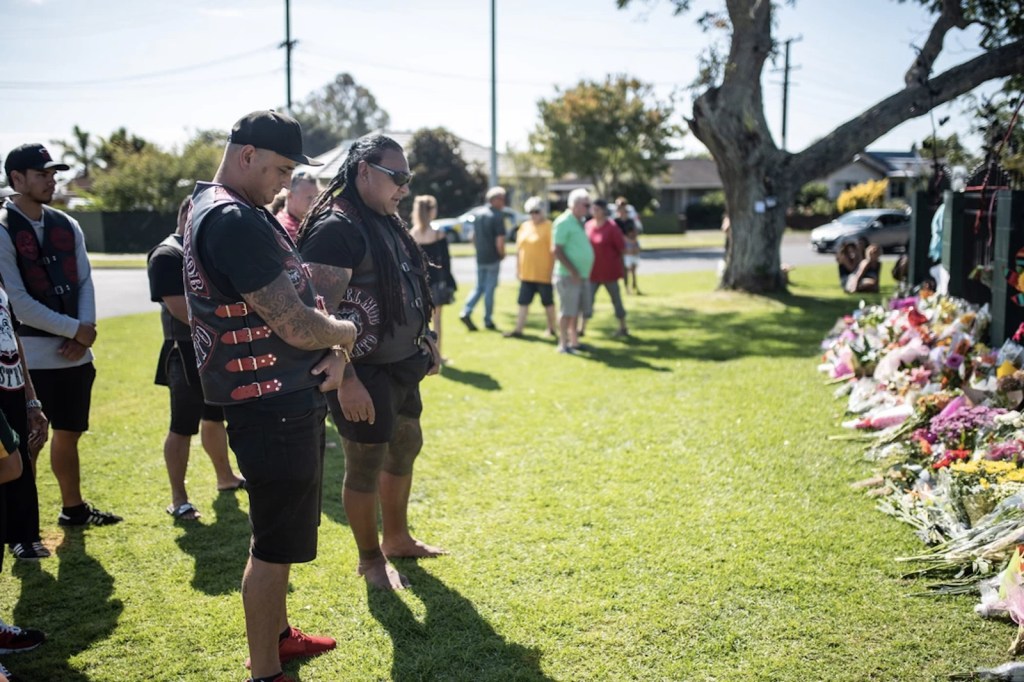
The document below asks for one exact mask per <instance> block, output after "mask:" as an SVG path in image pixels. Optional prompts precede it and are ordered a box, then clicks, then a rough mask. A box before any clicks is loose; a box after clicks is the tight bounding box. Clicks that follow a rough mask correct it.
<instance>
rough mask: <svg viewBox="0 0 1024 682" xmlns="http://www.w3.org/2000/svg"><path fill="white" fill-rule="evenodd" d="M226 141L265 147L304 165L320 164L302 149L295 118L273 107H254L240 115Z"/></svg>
mask: <svg viewBox="0 0 1024 682" xmlns="http://www.w3.org/2000/svg"><path fill="white" fill-rule="evenodd" d="M228 142H231V143H233V144H243V145H244V144H251V145H252V146H253V147H256V148H257V149H268V150H270V151H272V152H275V153H277V154H280V155H281V156H283V157H285V158H286V159H290V160H292V161H294V162H295V163H301V164H305V165H307V166H322V165H323V164H322V163H321V162H319V161H314V160H313V159H311V158H309V157H308V156H306V155H305V154H303V153H302V128H301V127H300V126H299V122H298V121H296V120H295V119H294V118H292V117H291V116H288V115H287V114H280V113H278V112H276V111H274V110H273V109H271V110H268V111H254V112H252V113H251V114H249V115H248V116H243V117H242V118H240V119H239V120H238V122H237V123H235V125H234V127H233V128H232V129H231V135H230V136H229V137H228Z"/></svg>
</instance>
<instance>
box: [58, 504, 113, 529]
mask: <svg viewBox="0 0 1024 682" xmlns="http://www.w3.org/2000/svg"><path fill="white" fill-rule="evenodd" d="M123 520H124V519H122V518H121V517H120V516H117V515H116V514H111V513H110V512H104V511H100V510H99V509H96V508H95V507H93V506H92V505H91V504H89V503H88V502H83V503H82V504H80V505H78V506H77V507H71V508H65V510H64V511H62V512H61V513H60V516H58V517H57V523H58V524H59V525H61V526H90V525H92V526H112V525H114V524H115V523H121V521H123Z"/></svg>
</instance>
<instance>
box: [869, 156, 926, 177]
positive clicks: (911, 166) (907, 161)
mask: <svg viewBox="0 0 1024 682" xmlns="http://www.w3.org/2000/svg"><path fill="white" fill-rule="evenodd" d="M853 161H854V163H856V162H858V161H860V162H862V163H864V164H865V165H867V166H869V167H871V168H873V169H875V170H876V171H878V172H879V173H881V174H882V175H884V176H886V177H890V178H916V177H920V176H921V175H922V174H923V173H924V170H925V167H926V166H928V163H929V162H928V161H926V160H925V159H923V158H921V155H920V154H918V153H917V151H916V150H911V151H909V152H885V151H870V152H869V151H865V152H861V153H860V154H857V155H855V156H854V157H853Z"/></svg>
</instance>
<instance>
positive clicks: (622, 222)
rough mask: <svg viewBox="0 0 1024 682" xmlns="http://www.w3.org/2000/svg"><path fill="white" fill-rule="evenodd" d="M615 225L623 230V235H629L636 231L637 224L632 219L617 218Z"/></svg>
mask: <svg viewBox="0 0 1024 682" xmlns="http://www.w3.org/2000/svg"><path fill="white" fill-rule="evenodd" d="M615 224H616V225H618V226H619V229H620V230H622V234H624V235H627V236H628V235H629V233H630V232H634V231H636V223H634V222H633V219H632V218H616V219H615Z"/></svg>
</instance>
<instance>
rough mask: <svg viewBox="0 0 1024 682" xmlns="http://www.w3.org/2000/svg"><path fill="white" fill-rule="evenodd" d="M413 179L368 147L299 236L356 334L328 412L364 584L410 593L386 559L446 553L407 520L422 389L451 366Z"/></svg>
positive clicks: (401, 161) (392, 146)
mask: <svg viewBox="0 0 1024 682" xmlns="http://www.w3.org/2000/svg"><path fill="white" fill-rule="evenodd" d="M411 179H412V173H411V172H409V162H408V161H407V160H406V158H405V154H404V153H403V151H402V147H401V146H399V145H398V143H397V142H395V141H394V140H392V139H391V138H389V137H386V136H384V135H379V134H373V135H367V136H364V137H361V138H359V139H358V140H356V141H355V142H354V143H353V144H352V147H351V148H350V149H349V151H348V156H347V158H346V160H345V163H344V165H343V166H342V167H341V170H339V171H338V174H337V176H335V178H334V180H332V181H331V185H330V186H329V187H328V188H327V189H326V190H324V192H323V193H321V194H320V196H319V197H318V198H317V201H316V202H315V203H314V204H313V207H312V208H311V209H310V212H309V213H308V214H307V216H306V221H305V223H304V224H303V227H302V231H301V232H300V234H299V250H300V252H301V253H302V257H303V259H304V260H305V261H306V262H308V263H309V264H310V267H311V269H312V273H313V282H314V284H315V285H316V287H317V291H319V292H320V293H321V294H322V295H323V296H324V298H325V300H326V302H327V308H328V310H332V311H333V310H337V311H338V314H339V315H340V316H341V317H342V318H345V319H351V320H353V321H354V322H355V323H356V327H357V329H358V333H357V337H356V343H355V349H354V350H353V353H352V358H353V359H352V364H350V365H347V366H346V367H345V376H344V379H343V380H342V385H341V388H340V389H339V390H338V392H337V395H329V396H328V404H329V406H330V408H331V414H332V416H333V417H334V420H335V423H336V424H337V425H338V431H339V432H340V433H341V436H342V441H343V445H344V448H345V482H344V485H343V490H342V501H343V503H344V506H345V514H346V515H347V516H348V521H349V525H350V526H351V528H352V534H353V535H354V536H355V541H356V547H357V548H358V550H359V568H358V572H359V574H360V575H362V576H364V577H365V578H366V581H367V582H368V583H369V584H370V585H373V586H375V587H379V588H381V589H386V590H397V589H402V588H403V587H404V586H405V585H407V584H408V582H407V581H406V580H405V578H404V577H403V576H401V575H400V574H399V573H398V571H396V570H395V568H394V567H393V566H392V565H391V564H390V563H389V562H388V558H394V557H433V556H437V555H439V554H443V553H444V550H442V549H440V548H438V547H431V546H430V545H427V544H425V543H423V542H420V541H419V540H416V539H415V538H413V537H412V535H410V533H409V524H408V517H407V512H408V506H409V492H410V490H411V487H412V470H413V461H414V460H415V459H416V456H417V455H418V454H419V452H420V449H421V448H422V446H423V433H422V431H421V430H420V414H421V413H422V411H423V403H422V402H421V401H420V391H419V383H420V381H421V380H422V379H423V377H424V376H425V375H426V374H428V373H429V374H434V373H436V372H437V370H438V368H439V366H440V361H441V358H440V354H439V353H438V352H437V346H436V345H435V343H434V341H433V338H432V336H431V334H430V332H429V330H428V321H429V320H430V315H431V311H432V309H433V305H432V303H431V300H430V294H429V286H428V281H427V275H426V272H425V268H424V265H425V263H426V261H425V257H424V255H423V252H422V251H421V250H420V249H419V247H418V246H417V244H416V242H415V241H413V239H412V237H411V236H410V235H409V232H408V231H407V230H406V228H405V225H404V224H403V222H402V220H401V219H400V218H399V217H398V203H399V202H400V201H401V200H402V199H403V198H404V197H405V196H406V195H407V194H408V193H409V187H408V186H409V181H410V180H411ZM378 491H379V499H380V508H381V519H382V521H383V537H382V539H378V536H377V500H378Z"/></svg>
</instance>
